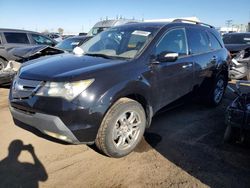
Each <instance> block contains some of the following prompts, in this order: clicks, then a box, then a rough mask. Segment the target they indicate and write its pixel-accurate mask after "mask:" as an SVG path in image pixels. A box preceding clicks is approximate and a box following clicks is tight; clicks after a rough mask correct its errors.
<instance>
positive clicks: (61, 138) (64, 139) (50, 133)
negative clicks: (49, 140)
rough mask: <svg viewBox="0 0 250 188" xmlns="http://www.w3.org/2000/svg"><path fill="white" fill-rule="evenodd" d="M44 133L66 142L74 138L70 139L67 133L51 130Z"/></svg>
mask: <svg viewBox="0 0 250 188" xmlns="http://www.w3.org/2000/svg"><path fill="white" fill-rule="evenodd" d="M44 133H45V134H47V135H49V136H51V137H53V138H57V139H59V140H63V141H66V142H72V140H70V139H69V138H68V137H67V136H65V135H61V134H58V133H53V132H50V131H44Z"/></svg>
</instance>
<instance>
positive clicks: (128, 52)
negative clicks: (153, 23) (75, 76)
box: [81, 26, 159, 58]
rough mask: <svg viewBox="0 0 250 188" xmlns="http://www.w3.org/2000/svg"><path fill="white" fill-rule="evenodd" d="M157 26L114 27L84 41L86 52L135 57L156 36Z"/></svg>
mask: <svg viewBox="0 0 250 188" xmlns="http://www.w3.org/2000/svg"><path fill="white" fill-rule="evenodd" d="M158 29H159V28H157V27H140V26H137V27H114V28H110V29H108V30H106V31H104V32H102V33H100V34H98V35H97V36H95V37H94V38H92V39H90V40H89V41H87V42H86V43H84V44H83V45H82V46H81V48H82V49H83V51H84V54H86V55H90V54H92V55H93V54H98V55H103V56H106V57H107V56H108V57H117V58H134V57H135V56H136V55H137V54H138V53H139V52H140V51H141V50H142V49H143V48H144V47H145V45H146V44H147V43H148V42H149V41H150V40H151V39H152V38H153V37H154V35H155V34H156V32H157V31H158Z"/></svg>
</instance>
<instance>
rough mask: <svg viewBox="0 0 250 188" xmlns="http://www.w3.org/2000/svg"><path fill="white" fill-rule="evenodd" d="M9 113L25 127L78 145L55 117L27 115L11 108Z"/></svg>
mask: <svg viewBox="0 0 250 188" xmlns="http://www.w3.org/2000/svg"><path fill="white" fill-rule="evenodd" d="M10 111H11V114H12V117H13V118H14V120H18V121H20V122H22V123H24V124H26V125H29V126H31V127H33V128H36V129H38V130H39V131H41V132H42V133H44V134H46V135H49V136H52V137H54V138H57V139H59V140H63V141H65V142H69V143H74V144H79V143H80V141H79V140H78V139H77V138H76V137H75V136H74V134H73V133H72V132H71V131H70V130H69V129H68V128H67V126H66V125H65V124H64V123H63V122H62V121H61V119H60V118H59V117H57V116H53V115H47V114H42V113H29V112H25V111H22V110H18V109H16V108H13V107H11V106H10ZM15 122H17V121H15Z"/></svg>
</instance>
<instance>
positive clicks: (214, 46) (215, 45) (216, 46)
mask: <svg viewBox="0 0 250 188" xmlns="http://www.w3.org/2000/svg"><path fill="white" fill-rule="evenodd" d="M208 36H209V41H210V44H209V45H210V48H211V50H218V49H221V48H222V46H221V44H220V42H219V40H218V39H217V38H216V37H215V36H214V35H213V34H212V33H210V32H208Z"/></svg>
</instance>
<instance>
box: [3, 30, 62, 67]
mask: <svg viewBox="0 0 250 188" xmlns="http://www.w3.org/2000/svg"><path fill="white" fill-rule="evenodd" d="M56 44H57V42H56V41H54V40H52V39H50V38H48V37H46V36H44V35H42V34H41V33H37V32H33V31H26V30H19V29H0V70H1V69H3V68H4V67H6V65H7V62H8V61H9V60H15V59H16V58H17V57H15V56H13V54H12V53H10V50H11V49H13V48H17V47H24V46H30V45H49V46H55V45H56Z"/></svg>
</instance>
